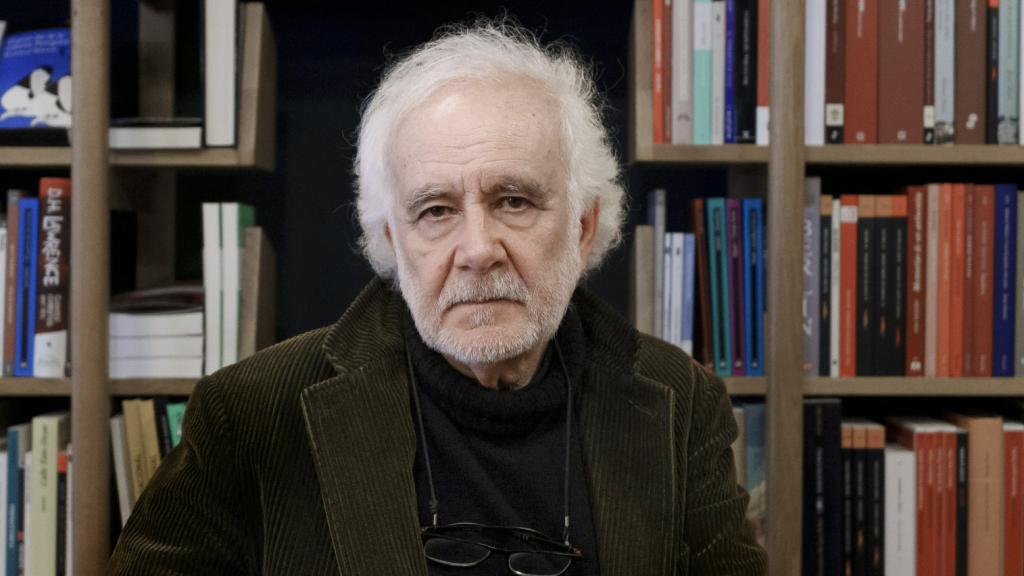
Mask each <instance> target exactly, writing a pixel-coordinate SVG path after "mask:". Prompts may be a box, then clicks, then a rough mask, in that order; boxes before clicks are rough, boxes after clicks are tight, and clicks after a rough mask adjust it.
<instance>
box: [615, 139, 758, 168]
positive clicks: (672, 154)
mask: <svg viewBox="0 0 1024 576" xmlns="http://www.w3.org/2000/svg"><path fill="white" fill-rule="evenodd" d="M768 153H769V150H768V147H767V146H755V145H753V144H729V145H722V146H689V145H687V146H682V145H674V144H655V145H653V146H651V145H647V146H643V145H640V144H639V143H638V145H637V147H636V157H635V158H634V160H635V161H637V162H667V163H672V164H707V165H713V164H724V165H731V164H767V163H768Z"/></svg>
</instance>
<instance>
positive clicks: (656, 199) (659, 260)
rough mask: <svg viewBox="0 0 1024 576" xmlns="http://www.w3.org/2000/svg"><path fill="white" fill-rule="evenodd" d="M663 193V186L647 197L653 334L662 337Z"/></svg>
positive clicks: (663, 267)
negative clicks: (651, 236) (651, 240)
mask: <svg viewBox="0 0 1024 576" xmlns="http://www.w3.org/2000/svg"><path fill="white" fill-rule="evenodd" d="M665 194H666V193H665V189H664V188H658V189H656V190H654V191H652V192H651V194H650V195H649V197H648V202H651V203H653V206H652V207H649V208H648V212H649V215H650V218H649V219H650V220H652V222H649V223H650V224H651V225H653V226H654V335H655V336H656V337H658V338H663V337H664V332H663V330H664V326H663V324H664V322H663V320H664V318H662V313H663V312H662V311H663V310H664V302H663V299H664V297H665V296H664V294H665V286H664V285H663V284H662V283H663V282H664V281H665V261H664V251H665V216H666V212H665V202H666V197H665Z"/></svg>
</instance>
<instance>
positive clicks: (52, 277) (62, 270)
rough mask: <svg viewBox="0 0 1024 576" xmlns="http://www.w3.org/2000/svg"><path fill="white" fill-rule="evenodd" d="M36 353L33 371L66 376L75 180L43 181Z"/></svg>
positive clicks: (38, 256) (40, 201) (40, 211)
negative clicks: (72, 198)
mask: <svg viewBox="0 0 1024 576" xmlns="http://www.w3.org/2000/svg"><path fill="white" fill-rule="evenodd" d="M38 234H39V243H38V248H37V250H38V255H37V257H36V262H37V263H38V265H37V277H36V281H37V286H38V288H37V292H36V308H35V314H36V333H35V346H34V349H35V355H34V357H33V366H32V373H33V374H34V375H35V376H36V377H39V378H63V377H64V376H65V375H66V374H67V371H68V368H69V367H70V363H69V360H70V358H69V357H68V351H69V350H68V348H69V344H70V342H69V341H68V333H69V332H68V328H69V323H68V312H69V299H70V296H71V294H70V284H71V180H68V179H66V178H43V179H41V180H40V181H39V232H38Z"/></svg>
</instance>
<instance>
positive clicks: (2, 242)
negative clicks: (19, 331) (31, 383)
mask: <svg viewBox="0 0 1024 576" xmlns="http://www.w3.org/2000/svg"><path fill="white" fill-rule="evenodd" d="M15 213H17V210H15ZM16 252H17V250H14V249H10V248H8V236H7V220H6V219H2V220H0V265H3V266H4V267H5V270H4V272H3V273H2V274H0V295H4V296H6V295H7V291H8V290H7V289H8V286H7V273H6V264H7V260H8V258H9V257H10V255H11V254H12V253H16ZM12 284H13V283H12ZM12 293H13V292H12ZM11 311H12V312H13V311H14V310H13V304H12V310H11ZM11 324H12V325H13V324H14V318H13V316H12V318H11ZM6 327H7V304H6V302H3V303H0V349H3V357H4V361H3V365H2V366H3V367H2V369H0V370H2V371H0V375H4V376H9V375H10V374H9V372H8V369H9V367H10V365H9V362H8V360H7V351H6V341H5V340H6V336H5V334H6V329H7V328H6ZM12 344H13V340H12ZM13 356H14V354H13V353H12V354H11V357H12V358H13Z"/></svg>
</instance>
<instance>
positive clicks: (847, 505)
mask: <svg viewBox="0 0 1024 576" xmlns="http://www.w3.org/2000/svg"><path fill="white" fill-rule="evenodd" d="M841 435H842V436H841V438H842V439H841V443H840V446H841V447H842V448H841V459H842V477H841V479H840V482H841V484H842V493H843V496H842V497H843V505H842V506H843V507H842V511H841V513H842V535H843V536H842V548H843V569H842V572H841V574H853V549H854V546H853V542H854V539H855V537H856V534H855V533H854V529H853V499H854V493H853V425H852V424H848V423H845V422H844V423H843V424H842V430H841Z"/></svg>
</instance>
